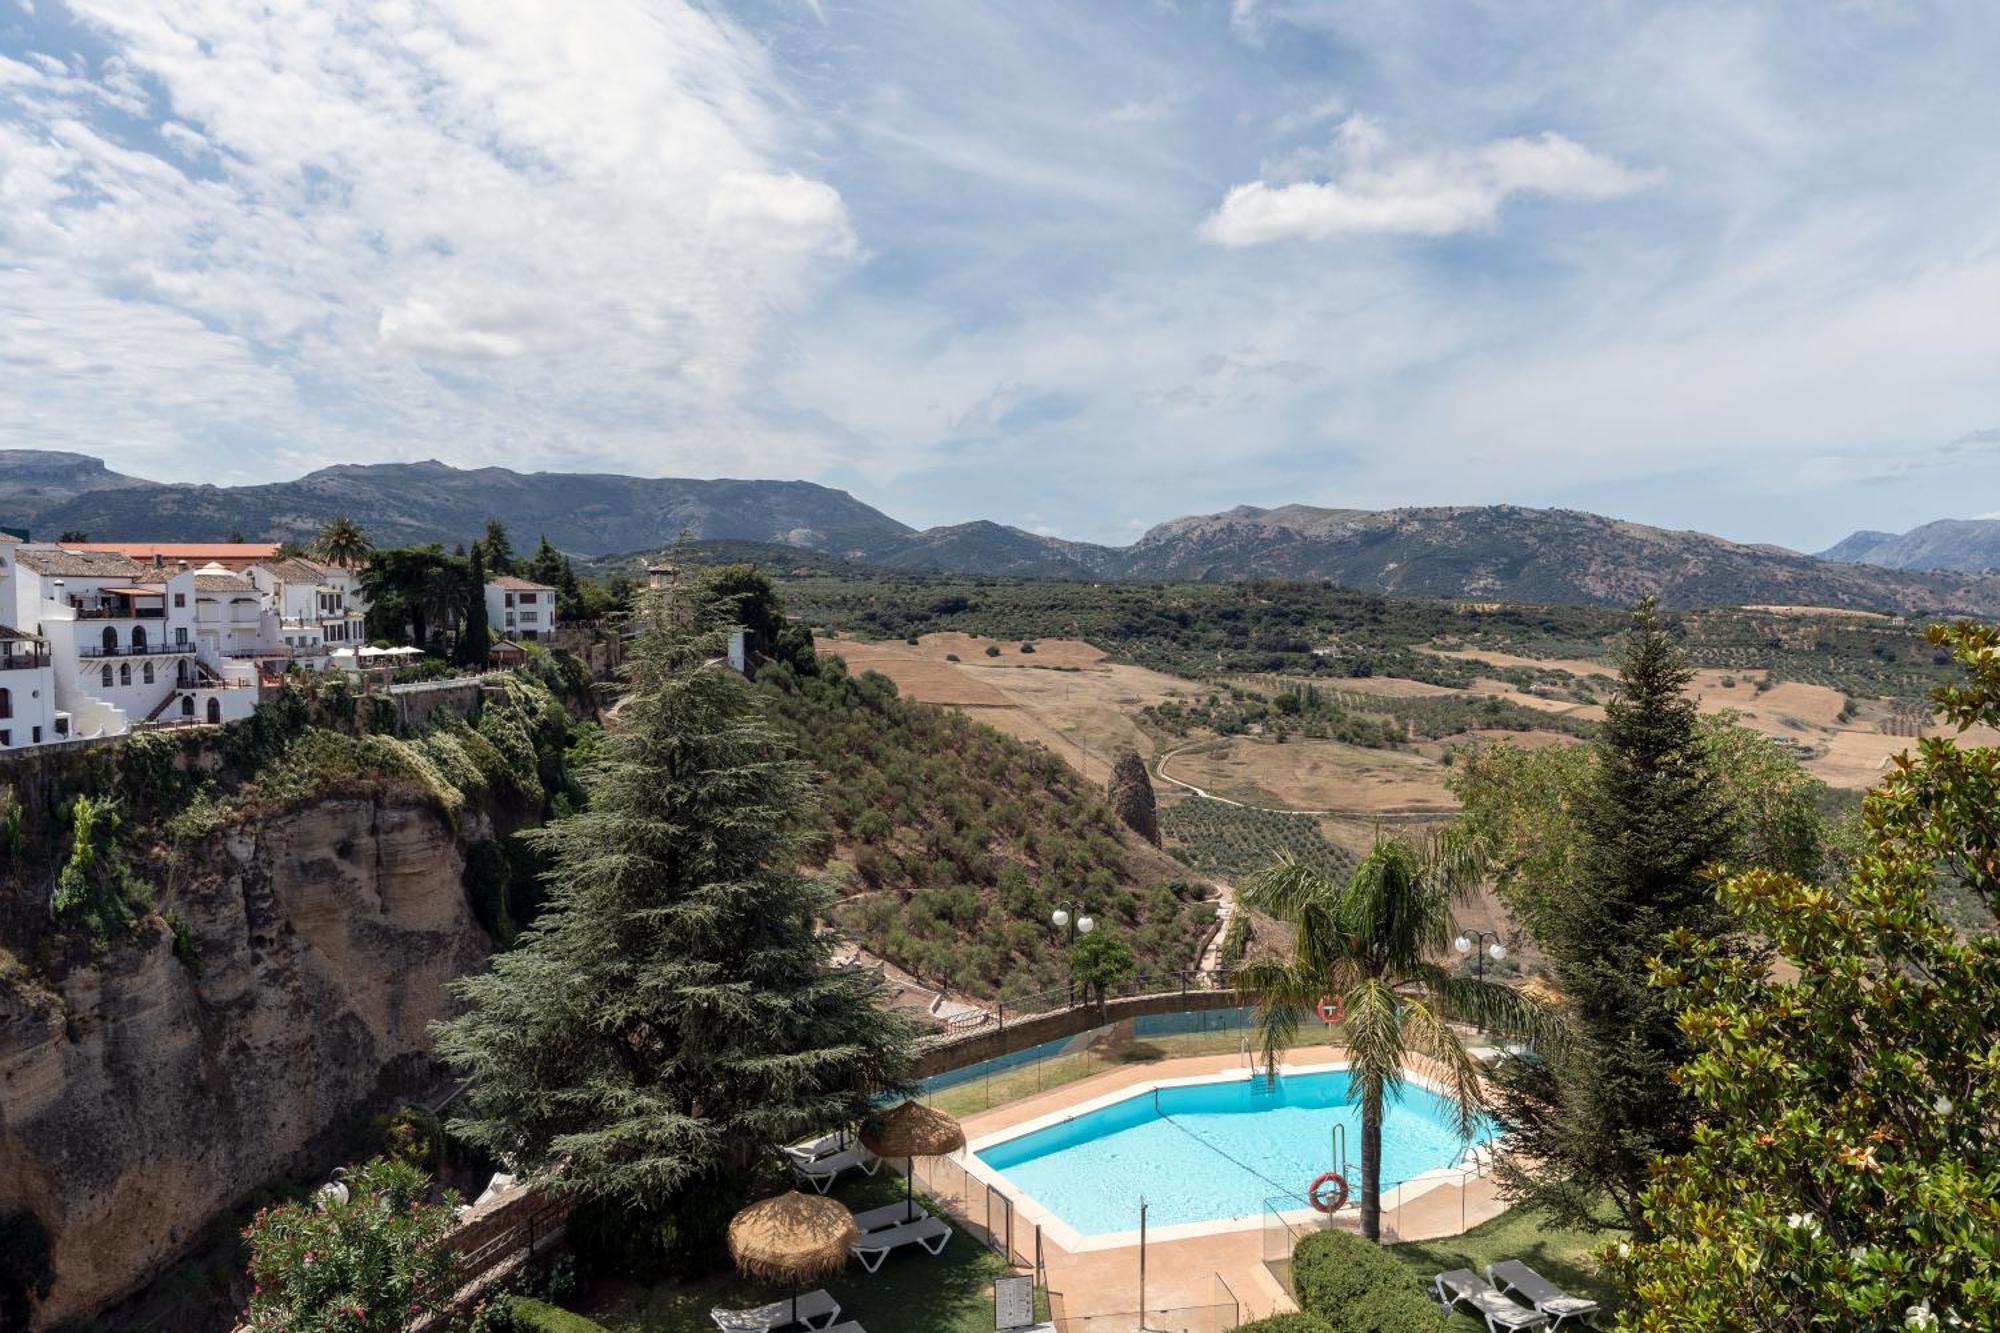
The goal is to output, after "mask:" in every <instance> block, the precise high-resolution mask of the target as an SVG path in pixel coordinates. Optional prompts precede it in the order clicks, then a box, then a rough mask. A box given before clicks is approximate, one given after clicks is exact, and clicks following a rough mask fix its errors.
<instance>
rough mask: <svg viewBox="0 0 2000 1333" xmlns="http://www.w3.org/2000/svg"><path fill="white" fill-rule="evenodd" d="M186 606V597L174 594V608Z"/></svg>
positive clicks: (179, 593)
mask: <svg viewBox="0 0 2000 1333" xmlns="http://www.w3.org/2000/svg"><path fill="white" fill-rule="evenodd" d="M187 604H188V595H187V594H186V593H184V592H177V593H175V594H174V605H175V606H186V605H187Z"/></svg>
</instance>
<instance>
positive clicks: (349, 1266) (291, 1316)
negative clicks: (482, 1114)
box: [243, 1157, 458, 1333]
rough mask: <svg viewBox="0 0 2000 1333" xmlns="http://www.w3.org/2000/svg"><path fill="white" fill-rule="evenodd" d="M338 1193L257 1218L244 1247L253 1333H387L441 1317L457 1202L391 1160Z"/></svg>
mask: <svg viewBox="0 0 2000 1333" xmlns="http://www.w3.org/2000/svg"><path fill="white" fill-rule="evenodd" d="M342 1184H343V1185H344V1187H345V1192H346V1197H344V1198H342V1197H340V1196H339V1191H333V1192H331V1193H329V1192H328V1191H325V1190H323V1191H322V1192H321V1193H320V1194H318V1195H316V1196H315V1197H314V1199H312V1200H311V1201H309V1202H305V1203H289V1204H284V1205H282V1206H279V1207H273V1208H265V1209H262V1210H261V1211H259V1212H258V1214H257V1216H256V1217H255V1218H254V1219H253V1220H252V1221H251V1223H250V1225H249V1226H248V1227H246V1228H244V1231H243V1237H244V1239H245V1240H246V1241H248V1242H249V1245H250V1278H251V1281H252V1282H253V1283H254V1284H255V1288H254V1293H253V1294H252V1296H251V1298H250V1308H249V1309H248V1310H247V1311H245V1312H244V1322H245V1324H246V1325H247V1326H248V1327H249V1328H250V1329H251V1330H254V1331H255V1333H384V1330H400V1329H408V1328H410V1327H412V1326H413V1325H415V1324H416V1323H417V1321H418V1320H420V1319H423V1318H425V1317H427V1316H434V1315H439V1314H441V1313H442V1312H443V1311H444V1310H445V1308H446V1306H447V1305H448V1304H449V1302H450V1300H451V1297H452V1293H453V1287H454V1282H453V1276H452V1267H453V1255H452V1250H451V1247H450V1245H448V1244H447V1243H446V1238H447V1237H448V1236H449V1235H450V1233H451V1230H452V1228H453V1227H454V1226H455V1225H456V1216H455V1214H454V1212H453V1208H454V1205H455V1204H456V1203H457V1201H458V1200H457V1196H456V1195H454V1194H451V1193H450V1192H447V1193H446V1194H445V1197H444V1202H442V1203H432V1202H430V1201H429V1197H428V1195H429V1189H430V1178H429V1177H428V1176H426V1175H425V1174H424V1173H423V1172H422V1171H420V1170H418V1169H417V1168H415V1167H413V1166H410V1165H409V1164H407V1163H405V1162H399V1161H396V1160H395V1159H393V1158H387V1157H379V1158H376V1159H375V1160H374V1161H372V1162H369V1163H368V1164H366V1165H365V1166H360V1167H357V1168H355V1169H354V1171H353V1172H352V1173H350V1174H349V1175H348V1176H347V1177H346V1179H345V1180H344V1181H343V1182H342Z"/></svg>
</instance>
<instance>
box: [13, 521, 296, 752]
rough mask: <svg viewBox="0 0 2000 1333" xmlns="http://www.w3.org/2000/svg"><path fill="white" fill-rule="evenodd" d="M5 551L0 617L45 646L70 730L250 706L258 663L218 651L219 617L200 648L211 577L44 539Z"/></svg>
mask: <svg viewBox="0 0 2000 1333" xmlns="http://www.w3.org/2000/svg"><path fill="white" fill-rule="evenodd" d="M4 551H5V554H6V557H7V566H8V568H7V571H6V576H5V578H4V580H0V585H4V586H0V623H8V624H11V625H12V627H13V628H14V630H15V631H16V632H17V633H25V634H29V635H33V636H36V637H37V638H39V639H40V640H41V641H42V643H43V644H44V645H45V649H46V654H47V661H48V669H49V670H50V672H51V673H52V676H53V681H52V686H53V689H52V693H53V698H54V708H55V710H56V711H57V712H58V713H66V714H68V727H67V731H68V734H69V735H70V736H71V737H75V738H87V737H93V736H113V735H118V734H120V733H122V732H124V731H127V730H130V728H131V727H132V725H133V724H134V723H135V722H142V721H144V722H159V721H206V722H226V721H233V720H235V719H236V718H241V717H248V716H249V715H250V713H251V711H252V710H253V709H254V708H255V707H256V703H257V676H256V671H255V669H254V668H253V667H250V666H248V665H247V664H244V663H241V662H233V661H232V660H231V659H229V658H228V657H226V656H224V655H223V653H222V650H221V648H222V644H223V643H224V641H225V639H224V630H225V622H224V621H223V620H222V619H221V618H219V617H218V618H216V619H213V620H212V621H211V623H210V625H209V627H208V628H209V636H208V639H207V642H206V646H207V651H206V652H204V641H203V638H202V624H201V610H202V608H201V606H200V598H201V596H202V593H201V591H200V583H201V582H202V580H204V579H206V578H213V577H215V576H214V575H208V574H203V575H198V574H196V573H195V572H194V571H192V570H188V569H185V568H182V569H177V570H174V571H172V572H171V573H169V572H168V571H167V570H166V569H165V568H164V566H163V564H155V565H151V566H148V565H141V564H138V563H136V562H135V561H133V560H130V559H128V558H127V557H125V556H123V555H119V554H117V553H115V552H105V551H71V550H65V549H64V548H62V547H60V546H56V545H52V544H48V543H30V542H16V543H10V544H8V545H6V546H5V547H4ZM223 577H229V576H227V575H224V576H223ZM31 725H32V724H31ZM44 734H45V735H49V734H51V733H49V732H47V731H45V733H44Z"/></svg>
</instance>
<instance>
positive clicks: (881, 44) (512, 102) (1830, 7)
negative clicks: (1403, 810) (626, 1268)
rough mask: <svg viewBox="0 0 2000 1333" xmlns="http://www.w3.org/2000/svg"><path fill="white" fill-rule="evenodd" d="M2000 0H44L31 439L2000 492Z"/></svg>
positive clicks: (1610, 507) (1317, 484)
mask: <svg viewBox="0 0 2000 1333" xmlns="http://www.w3.org/2000/svg"><path fill="white" fill-rule="evenodd" d="M1996 67H2000V6H1995V5H1993V4H1991V3H1990V2H1989V0H1935V2H1927V0H1796V2H1793V0H1762V2H1760V0H1728V2H1727V3H1713V4H1703V3H1687V4H1682V3H1673V4H1661V3H1641V2H1640V0H1209V2H1206V3H1204V2H1201V0H1158V2H1157V3H1153V2H1149V0H1089V2H1088V3H1085V2H1083V0H1077V2H1075V3H1061V2H1059V0H991V2H989V0H951V2H950V3H948V4H912V3H909V0H897V3H887V2H886V0H884V2H879V3H878V2H877V0H743V2H742V3H737V4H731V5H698V4H692V3H688V2H687V0H591V3H589V4H586V5H559V4H550V3H547V0H375V2H373V3H361V2H360V0H355V2H353V3H348V2H346V0H145V3H138V2H137V0H0V448H9V447H11V448H41V449H70V450H76V451H80V452H84V453H89V454H94V455H97V456H99V457H102V458H104V459H105V460H106V461H107V462H108V463H109V464H110V465H111V466H112V467H114V468H116V469H119V470H122V471H127V472H132V473H136V474H138V475H142V476H149V477H155V478H159V479H162V480H185V481H213V482H220V483H237V482H250V481H262V480H272V479H281V478H286V477H292V476H296V475H299V474H301V473H303V472H305V471H309V470H311V469H313V468H316V467H322V466H325V465H327V464H329V463H335V462H370V461H383V460H408V459H417V458H440V459H443V460H445V461H446V462H449V463H453V464H455V465H459V466H467V467H473V466H488V465H499V466H506V467H512V468H517V469H520V470H524V471H533V470H543V469H546V470H565V471H568V470H593V471H617V472H630V473H636V474H641V475H647V476H755V477H780V478H805V479H808V480H813V481H818V482H823V483H826V484H828V485H833V486H839V487H843V488H845V489H847V490H850V491H852V492H853V493H854V494H855V495H857V496H859V497H860V498H861V499H863V500H865V501H867V502H869V503H871V504H874V505H876V506H877V507H879V508H881V509H883V510H885V511H887V512H889V513H891V514H893V515H894V516H896V517H898V518H900V519H903V520H904V521H906V522H909V523H912V524H916V525H918V526H927V525H931V524H937V523H953V522H961V521H965V520H968V519H974V518H990V519H994V520H997V521H1000V522H1005V523H1012V524H1016V525H1018V526H1021V527H1024V528H1028V529H1031V530H1034V531H1038V532H1044V533H1050V534H1056V535H1061V536H1065V537H1073V538H1079V539H1087V540H1093V541H1106V542H1114V543H1123V542H1128V541H1130V540H1132V539H1134V538H1135V537H1137V536H1138V535H1139V534H1140V533H1141V532H1142V531H1143V530H1144V529H1145V528H1147V527H1148V526H1150V525H1151V524H1153V523H1155V522H1158V521H1161V520H1163V519H1167V518H1170V517H1173V516H1176V515H1180V514H1185V513H1200V512H1212V511H1216V510H1221V509H1225V508H1228V507H1231V506H1234V505H1238V504H1257V505H1278V504H1289V503H1302V504H1316V505H1328V506H1338V507H1363V508H1379V507H1388V506H1395V505H1417V504H1486V503H1512V504H1526V505H1560V506H1568V507H1575V508H1583V509H1591V510H1596V511H1598V512H1603V513H1609V514H1613V515H1616V516H1619V517H1624V518H1630V519H1635V520H1639V521H1643V522H1649V523H1657V524H1661V525H1663V526H1667V527H1673V528H1696V529H1701V530H1704V531H1711V532H1716V533H1719V534H1721V535H1723V536H1727V537H1730V538H1734V539H1736V540H1742V541H1769V542H1776V543H1781V544H1784V545H1789V546H1793V547H1796V548H1799V549H1806V550H1815V549H1819V548H1822V547H1824V546H1827V545H1830V544H1831V543H1832V542H1834V541H1835V540H1837V539H1838V538H1840V537H1842V536H1844V535H1845V534H1846V533H1847V532H1848V531H1850V530H1852V529H1855V528H1860V527H1868V528H1884V529H1891V530H1900V529H1903V528H1907V527H1910V526H1913V525H1915V524H1917V523H1920V522H1924V521H1928V520H1930V519H1935V518H1943V517H1973V516H1976V515H1979V514H1981V513H1985V512H1989V511H1993V510H1996V509H2000V145H1996V142H1995V139H1994V136H1993V126H1995V125H1996V124H2000V79H1995V78H1994V77H1993V76H1992V71H1993V70H1994V69H1995V68H1996Z"/></svg>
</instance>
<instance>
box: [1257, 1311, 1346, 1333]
mask: <svg viewBox="0 0 2000 1333" xmlns="http://www.w3.org/2000/svg"><path fill="white" fill-rule="evenodd" d="M1236 1333H1334V1329H1333V1325H1332V1324H1329V1323H1327V1322H1326V1320H1324V1319H1321V1318H1320V1317H1319V1316H1318V1315H1316V1314H1274V1315H1272V1316H1270V1317H1269V1318H1266V1319H1259V1320H1258V1321H1257V1322H1256V1323H1254V1324H1238V1325H1237V1326H1236Z"/></svg>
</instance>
